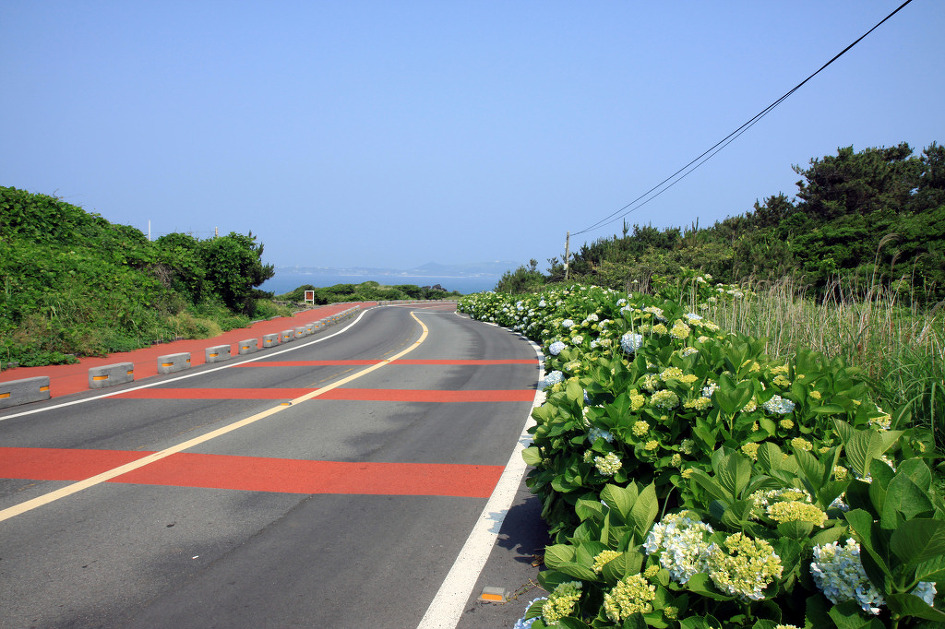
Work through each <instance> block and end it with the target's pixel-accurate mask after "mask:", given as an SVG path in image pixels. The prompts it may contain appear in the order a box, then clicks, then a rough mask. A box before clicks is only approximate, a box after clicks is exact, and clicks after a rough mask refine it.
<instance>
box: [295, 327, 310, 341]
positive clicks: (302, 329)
mask: <svg viewBox="0 0 945 629" xmlns="http://www.w3.org/2000/svg"><path fill="white" fill-rule="evenodd" d="M306 334H308V330H306V329H305V326H300V327H297V328H295V338H297V339H300V338H302V337H303V336H305V335H306Z"/></svg>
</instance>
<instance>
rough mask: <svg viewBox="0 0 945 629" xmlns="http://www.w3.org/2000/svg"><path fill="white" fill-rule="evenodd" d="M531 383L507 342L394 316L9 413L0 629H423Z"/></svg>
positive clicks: (449, 323)
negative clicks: (420, 626)
mask: <svg viewBox="0 0 945 629" xmlns="http://www.w3.org/2000/svg"><path fill="white" fill-rule="evenodd" d="M247 359H248V360H247ZM538 371H539V367H538V362H537V358H536V355H535V351H534V349H533V348H532V346H531V345H530V344H529V343H528V342H526V341H525V340H523V339H521V338H519V337H517V336H515V335H512V334H510V333H508V332H507V331H505V330H501V329H499V328H496V327H492V326H487V325H484V324H482V323H478V322H474V321H471V320H469V319H466V318H464V317H461V316H457V315H456V314H455V313H454V312H453V311H452V308H448V307H443V306H430V307H418V306H411V307H409V308H407V307H398V306H385V307H378V308H374V309H371V310H369V311H366V312H365V313H364V314H363V315H362V316H361V317H360V318H359V319H357V320H356V321H355V322H354V323H352V324H350V325H349V326H345V327H340V328H334V329H330V330H329V331H327V332H325V333H323V334H320V335H316V336H313V337H308V338H306V339H304V340H301V341H297V342H296V344H293V345H289V346H286V348H285V349H284V350H283V349H278V350H268V351H267V352H266V353H260V354H255V355H249V356H246V357H240V359H239V360H234V361H231V362H228V363H225V364H224V365H222V366H219V365H210V366H205V367H201V368H199V369H193V370H191V371H189V372H184V374H183V375H181V374H174V375H171V376H161V377H158V378H154V379H150V380H148V381H147V383H146V384H145V385H144V386H142V384H141V383H135V384H133V385H127V386H124V387H121V388H115V389H114V390H108V391H107V392H104V393H105V395H106V397H101V396H102V395H103V392H88V393H84V394H80V395H78V396H74V397H71V398H70V401H75V400H77V399H81V400H83V401H82V402H81V403H78V404H72V405H69V406H61V404H62V402H63V400H62V399H54V400H50V401H48V402H43V403H41V404H34V405H30V407H29V411H30V413H29V414H23V410H24V407H18V408H14V409H7V410H5V411H3V412H0V627H3V628H4V629H5V628H7V627H11V628H12V627H179V628H185V627H202V628H203V627H339V628H344V627H352V628H353V627H392V628H395V627H416V626H417V625H418V623H419V622H420V620H421V618H422V617H423V616H424V613H425V612H426V610H427V609H428V607H429V606H430V603H431V601H432V600H433V599H434V596H435V595H436V594H437V592H438V590H439V589H440V586H441V584H442V582H443V580H444V578H445V577H446V575H447V574H448V573H449V571H450V568H451V566H452V565H453V563H454V560H455V559H456V557H457V555H458V554H459V551H460V549H461V548H462V546H463V544H464V542H465V541H466V539H467V537H468V535H469V532H470V530H471V529H472V528H473V526H474V524H475V523H476V522H477V520H478V519H479V518H480V515H481V513H482V512H483V508H484V506H485V505H486V502H487V499H488V498H489V496H490V495H491V494H492V492H493V489H494V488H495V486H496V484H497V482H498V481H499V477H500V475H501V474H502V472H503V469H504V468H505V466H506V464H507V462H508V461H509V459H510V455H511V454H512V451H513V448H514V447H515V446H516V444H518V443H519V441H520V438H521V433H522V428H523V426H524V424H525V421H526V419H527V416H528V414H529V411H530V409H531V406H532V402H533V399H534V395H535V383H536V380H537V375H538ZM33 411H39V412H33Z"/></svg>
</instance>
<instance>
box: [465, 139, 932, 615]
mask: <svg viewBox="0 0 945 629" xmlns="http://www.w3.org/2000/svg"><path fill="white" fill-rule="evenodd" d="M795 171H796V172H797V173H798V174H799V175H800V176H801V180H800V181H799V182H798V192H797V195H796V197H795V198H793V199H789V198H788V197H786V196H785V195H784V194H778V195H776V196H772V197H769V198H767V199H765V200H764V201H763V202H758V203H755V206H754V210H753V211H752V212H749V213H747V214H745V215H743V216H736V217H733V218H728V219H725V220H724V221H720V222H718V223H716V224H715V225H713V226H711V227H708V228H704V229H702V228H699V226H698V225H697V224H696V225H693V226H692V227H690V228H688V229H680V228H670V229H665V230H657V229H655V228H652V227H640V226H633V228H632V229H631V228H629V227H628V226H627V225H626V224H625V225H624V228H623V234H622V236H615V237H613V238H605V239H600V240H598V241H597V242H594V243H592V244H590V245H585V246H584V247H582V248H581V249H580V250H579V251H578V252H577V254H576V255H574V257H573V258H572V259H571V260H570V261H569V262H570V263H569V265H568V269H567V271H566V269H565V266H564V264H562V263H561V262H560V261H558V260H557V259H551V260H549V261H548V262H549V268H548V270H547V272H546V273H542V272H541V271H540V270H539V269H538V263H537V261H535V260H532V261H531V263H530V264H529V265H528V266H523V267H520V268H519V269H517V270H515V271H510V272H508V273H507V274H506V275H505V276H504V277H503V278H502V280H501V281H500V282H499V283H498V285H497V286H496V290H495V292H492V293H485V294H481V295H474V296H469V297H467V298H464V299H463V300H462V301H461V302H460V308H461V309H462V310H464V311H466V312H468V313H470V315H471V316H473V317H475V318H478V319H481V320H484V321H490V322H495V323H498V324H500V325H504V326H507V327H509V328H511V329H514V330H516V331H519V332H521V333H522V334H524V335H526V336H527V337H529V338H531V339H532V340H534V341H536V342H537V343H539V344H540V345H541V346H542V348H543V350H544V353H545V369H546V372H547V375H546V378H545V380H544V381H543V382H542V383H541V387H542V388H544V389H545V391H546V394H547V399H546V401H545V402H544V404H543V405H542V406H541V407H539V408H538V409H536V411H535V412H534V414H533V415H534V418H535V420H536V422H537V425H536V426H535V427H534V428H533V429H532V431H531V432H532V433H533V444H532V446H531V447H529V448H528V449H527V450H526V451H525V459H526V461H527V462H528V463H529V464H530V466H531V471H530V473H529V478H528V484H529V486H530V488H531V489H532V491H533V492H535V493H536V494H537V495H538V496H539V497H540V498H541V500H542V502H543V507H544V509H543V513H542V516H543V518H544V519H545V521H546V522H547V524H548V527H549V529H550V533H551V535H552V538H553V540H554V543H553V545H552V546H550V547H548V548H547V549H546V554H545V566H546V570H545V571H544V572H542V573H541V575H540V581H541V583H542V585H543V587H544V588H545V589H546V590H547V591H548V592H549V595H548V596H547V598H546V599H544V600H537V601H536V602H534V604H532V605H531V606H530V608H529V612H528V614H527V615H526V617H525V618H523V619H522V620H521V621H519V623H518V624H517V625H516V626H517V627H531V628H532V629H538V628H540V627H568V628H569V629H575V628H580V627H622V628H626V627H634V628H637V627H682V628H685V629H697V628H705V629H708V628H710V627H712V628H726V629H728V628H735V627H752V628H754V629H781V628H791V627H796V628H800V627H838V628H843V629H846V628H848V627H849V628H853V627H858V628H859V627H862V628H872V629H878V628H880V627H932V626H936V627H937V626H945V606H943V604H942V596H941V594H940V593H941V592H942V591H943V586H945V502H943V495H945V493H943V488H945V483H943V465H942V456H941V455H942V452H943V448H945V307H943V299H945V150H943V148H942V147H941V146H938V145H937V144H935V143H933V144H932V145H931V146H930V147H928V148H927V149H925V150H924V151H923V153H922V154H921V155H919V156H915V155H913V154H912V150H911V148H910V147H909V146H908V145H906V144H901V145H899V146H897V147H893V148H881V149H867V150H865V151H862V152H859V153H856V152H854V151H853V149H852V147H851V148H845V149H840V150H839V151H838V154H837V155H836V156H827V157H824V158H822V159H813V160H811V162H810V166H809V167H808V168H800V167H795ZM566 272H567V275H568V277H567V279H566V278H565V274H566Z"/></svg>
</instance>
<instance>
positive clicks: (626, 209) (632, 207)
mask: <svg viewBox="0 0 945 629" xmlns="http://www.w3.org/2000/svg"><path fill="white" fill-rule="evenodd" d="M910 2H912V0H906V1H905V2H903V3H902V4H901V5H899V7H897V8H896V10H895V11H893V12H892V13H890V14H889V15H887V16H886V17H884V18H883V19H882V20H880V21H879V22H878V23H877V24H876V25H875V26H874V27H873V28H871V29H870V30H868V31H866V32H865V33H863V35H861V36H860V37H859V38H858V39H857V40H856V41H854V42H853V43H852V44H850V45H849V46H847V47H846V48H844V49H843V50H841V51H840V52H838V53H837V54H836V55H834V56H833V58H832V59H830V61H828V62H827V63H825V64H824V65H822V66H820V68H819V69H818V70H817V71H816V72H814V73H813V74H811V75H810V76H808V77H807V78H806V79H804V80H803V81H801V82H800V83H798V84H797V85H795V86H794V87H793V88H791V89H790V90H789V91H788V92H786V93H785V94H784V95H783V96H781V98H779V99H777V100H776V101H774V102H773V103H771V104H770V105H768V106H767V107H765V108H764V109H762V110H761V111H760V112H758V113H757V114H755V115H754V116H753V117H751V118H750V119H749V120H748V121H747V122H745V123H744V124H742V125H741V126H740V127H738V128H737V129H735V130H734V131H732V132H731V133H729V134H728V135H727V136H725V137H724V138H722V139H721V140H719V141H718V142H716V143H715V144H713V145H712V146H711V147H709V148H708V149H706V150H705V151H704V152H703V153H702V154H701V155H699V156H698V157H696V158H695V159H693V160H692V161H690V162H689V163H688V164H686V165H685V166H683V167H682V168H680V169H679V170H677V171H676V172H674V173H673V174H672V175H670V176H669V177H667V178H666V179H664V180H663V181H661V182H659V183H658V184H656V185H655V186H653V187H652V188H650V189H649V190H647V191H646V192H644V193H643V194H641V195H640V196H638V197H637V198H636V199H634V200H633V201H631V202H630V203H627V204H626V205H624V206H623V207H621V208H619V209H618V210H615V211H614V212H611V213H610V214H609V215H607V216H605V217H604V218H602V219H600V220H599V221H597V222H596V223H594V224H593V225H591V226H589V227H585V228H584V229H582V230H581V231H576V232H573V233H571V235H572V236H577V235H579V234H584V233H587V232H589V231H592V230H595V229H597V228H599V227H603V226H604V225H608V224H610V223H613V222H614V221H616V220H618V219H622V218H624V217H625V216H627V215H628V214H630V213H631V212H635V211H637V210H639V209H640V208H641V207H643V206H644V205H646V204H647V203H649V202H650V201H652V200H653V199H655V198H656V197H658V196H660V195H661V194H663V193H664V192H666V191H667V190H669V189H670V188H672V187H673V186H675V185H676V184H677V183H679V182H680V181H682V180H683V179H684V178H685V177H686V176H688V175H689V174H690V173H691V172H692V171H694V170H696V169H697V168H699V167H700V166H702V164H704V163H706V162H707V161H709V160H710V159H712V158H713V157H714V156H715V154H716V153H718V152H719V151H721V150H722V149H724V148H725V147H726V146H728V145H729V144H731V143H732V142H734V141H735V139H736V138H738V137H739V136H740V135H741V134H743V133H745V132H746V131H748V129H750V128H751V127H753V126H754V125H755V123H757V122H758V121H759V120H761V119H762V118H764V117H765V116H766V115H768V114H769V113H770V112H771V111H772V110H773V109H774V108H775V107H777V106H778V105H780V104H781V103H782V102H784V101H785V100H786V99H787V98H788V97H789V96H790V95H791V94H793V93H794V92H796V91H797V90H799V89H800V88H801V86H803V85H804V84H805V83H807V82H808V81H810V80H811V79H812V78H814V77H815V76H817V75H818V74H820V73H821V72H822V71H823V70H824V69H825V68H826V67H827V66H829V65H830V64H831V63H833V62H834V61H836V60H837V59H839V58H840V57H842V56H843V55H844V54H845V53H846V52H847V51H848V50H850V49H851V48H853V47H854V46H856V45H857V44H858V43H860V41H862V40H863V39H864V38H865V37H866V36H867V35H869V34H870V33H872V32H873V31H875V30H876V29H877V28H879V27H880V26H881V25H882V24H883V23H884V22H885V21H886V20H888V19H889V18H891V17H892V16H894V15H896V14H897V13H899V11H901V10H902V9H903V8H905V6H906V5H908V4H909V3H910ZM661 188H662V189H661ZM657 190H659V192H656V194H653V196H650V195H651V194H652V193H653V192H655V191H657ZM647 197H649V198H647ZM644 199H646V200H645V201H644ZM641 201H642V202H641Z"/></svg>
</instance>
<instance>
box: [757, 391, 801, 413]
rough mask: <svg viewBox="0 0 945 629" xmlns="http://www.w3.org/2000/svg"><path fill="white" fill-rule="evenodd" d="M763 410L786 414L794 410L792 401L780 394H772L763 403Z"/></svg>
mask: <svg viewBox="0 0 945 629" xmlns="http://www.w3.org/2000/svg"><path fill="white" fill-rule="evenodd" d="M763 406H764V407H765V410H766V411H768V412H769V413H773V414H775V415H787V414H788V413H790V412H793V411H794V402H792V401H791V400H786V399H784V398H782V397H781V396H780V395H775V396H772V397H771V399H770V400H768V401H767V402H765V403H764V404H763Z"/></svg>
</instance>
